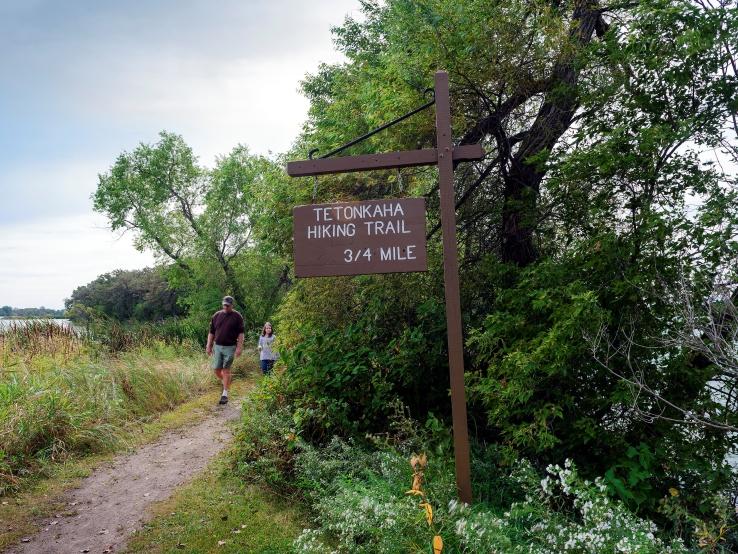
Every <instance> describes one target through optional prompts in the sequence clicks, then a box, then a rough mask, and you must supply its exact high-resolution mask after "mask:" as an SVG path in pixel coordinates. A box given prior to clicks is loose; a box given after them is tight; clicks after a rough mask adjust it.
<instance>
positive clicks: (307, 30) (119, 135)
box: [0, 0, 359, 307]
mask: <svg viewBox="0 0 738 554" xmlns="http://www.w3.org/2000/svg"><path fill="white" fill-rule="evenodd" d="M358 6H359V2H358V0H320V1H318V2H312V3H310V2H303V1H302V0H279V1H276V2H275V1H269V0H248V1H245V0H223V1H222V2H219V3H215V4H214V3H212V2H209V1H207V0H154V1H146V2H143V1H131V2H123V3H119V2H98V3H74V2H72V3H59V2H52V1H50V0H33V1H25V0H18V1H16V2H0V48H2V50H3V52H4V54H3V56H1V57H0V100H1V101H0V119H3V126H0V146H2V148H0V305H3V304H10V305H13V306H21V307H26V306H29V307H30V306H38V305H41V304H43V305H45V306H47V307H61V305H62V302H63V299H64V298H65V297H68V296H69V295H70V294H71V292H72V290H73V289H74V288H75V287H77V286H79V285H83V284H86V283H88V282H89V281H91V280H92V279H94V278H95V277H96V276H98V275H99V274H101V273H104V272H107V271H112V270H114V269H117V268H124V269H131V268H139V267H144V266H146V265H151V264H152V263H153V258H152V256H151V255H149V254H141V253H138V252H136V251H135V250H134V248H133V247H132V245H131V240H130V237H127V236H124V237H123V238H121V239H119V240H117V239H116V238H115V237H114V236H113V235H112V234H111V233H110V231H109V230H107V229H106V228H105V223H106V222H105V221H104V218H103V217H101V216H97V215H95V214H93V212H92V202H91V200H90V194H91V193H92V192H94V189H95V186H96V183H97V174H98V173H100V172H104V171H106V170H107V169H108V168H109V167H110V165H111V164H112V163H113V161H114V159H115V156H116V155H117V154H119V153H120V152H122V151H124V150H131V149H132V148H134V147H135V146H136V144H137V143H138V142H152V141H155V140H156V138H157V133H158V132H159V131H160V130H162V129H166V130H168V131H173V132H177V133H180V134H182V135H183V136H184V138H185V140H186V141H187V142H188V143H189V144H190V145H191V146H192V147H193V149H194V151H195V153H196V154H197V155H198V157H199V158H200V161H201V163H202V164H205V165H211V164H212V163H213V160H214V158H215V157H216V156H217V155H223V154H227V153H228V152H229V151H230V150H231V149H232V148H233V147H234V146H235V145H236V144H239V143H242V144H246V145H248V146H249V147H250V148H251V150H252V151H254V152H257V153H266V152H268V151H273V152H275V153H276V152H282V151H285V150H286V149H287V148H289V146H290V145H291V144H292V142H293V141H294V140H295V138H296V136H297V134H298V133H299V131H300V129H301V126H302V124H303V122H304V120H305V116H306V114H307V108H308V103H307V100H306V99H305V98H303V97H302V96H301V95H300V94H299V92H298V86H299V81H300V80H301V79H303V78H304V76H305V74H306V73H308V72H313V71H315V70H316V69H317V67H318V65H319V64H320V63H321V62H327V63H331V62H336V61H339V60H340V59H341V56H340V55H339V54H338V53H337V52H335V51H334V49H333V44H332V37H331V35H330V31H329V29H330V27H331V26H332V25H337V24H340V23H341V22H342V21H343V19H344V17H345V16H346V14H351V15H352V16H357V15H358Z"/></svg>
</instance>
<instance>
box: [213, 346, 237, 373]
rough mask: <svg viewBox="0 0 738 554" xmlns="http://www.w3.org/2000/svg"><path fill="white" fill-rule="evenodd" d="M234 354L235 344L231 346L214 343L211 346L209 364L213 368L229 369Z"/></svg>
mask: <svg viewBox="0 0 738 554" xmlns="http://www.w3.org/2000/svg"><path fill="white" fill-rule="evenodd" d="M235 355H236V345H235V344H234V345H233V346H222V345H220V344H216V345H215V346H213V360H212V362H211V366H212V368H213V369H219V368H223V369H230V367H231V364H233V358H234V357H235Z"/></svg>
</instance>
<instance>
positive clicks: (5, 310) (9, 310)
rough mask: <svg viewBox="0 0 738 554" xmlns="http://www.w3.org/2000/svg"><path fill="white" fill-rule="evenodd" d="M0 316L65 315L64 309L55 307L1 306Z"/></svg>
mask: <svg viewBox="0 0 738 554" xmlns="http://www.w3.org/2000/svg"><path fill="white" fill-rule="evenodd" d="M0 317H64V310H54V309H53V308H45V307H43V306H41V307H39V308H13V307H12V306H2V307H0Z"/></svg>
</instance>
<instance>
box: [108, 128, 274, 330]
mask: <svg viewBox="0 0 738 554" xmlns="http://www.w3.org/2000/svg"><path fill="white" fill-rule="evenodd" d="M269 164H270V162H269V161H268V160H266V159H264V158H260V157H257V156H252V155H251V154H249V152H248V150H247V149H246V148H245V147H243V146H238V147H236V148H234V150H233V151H232V152H231V153H230V154H229V155H228V156H224V157H221V158H218V160H216V165H215V168H213V169H212V170H208V169H205V168H202V167H200V166H198V165H197V159H196V158H195V156H194V154H193V152H192V149H191V148H190V147H189V146H187V144H185V142H184V140H183V139H182V137H180V136H177V135H174V134H171V133H166V132H162V133H160V135H159V141H158V142H157V143H155V144H153V145H150V144H140V145H139V146H138V147H137V148H136V149H135V150H134V151H133V152H124V153H123V154H121V155H120V156H118V158H117V160H116V161H115V163H114V164H113V166H112V167H111V168H110V170H109V171H108V172H106V173H104V174H101V175H100V177H99V182H98V187H97V191H96V192H95V194H94V206H95V209H96V210H97V211H99V212H101V213H104V214H105V215H107V216H108V218H109V220H110V224H111V227H112V229H113V230H124V231H125V230H130V231H133V232H134V233H135V235H136V241H137V246H138V247H139V248H140V249H145V248H147V249H150V250H152V251H153V252H154V253H155V254H156V255H157V256H158V257H159V258H160V259H162V260H166V261H172V262H174V264H175V265H176V267H177V268H178V270H179V271H180V272H181V273H182V274H183V275H184V277H185V279H186V280H189V282H191V283H192V284H193V285H194V288H197V287H198V286H202V285H204V284H207V285H208V286H210V285H213V284H215V285H219V289H220V291H219V292H220V295H222V294H224V293H228V294H232V295H233V297H234V298H235V299H236V302H237V304H238V305H239V307H240V309H241V310H242V311H244V315H245V317H247V319H250V320H253V318H254V314H253V313H252V306H251V305H250V303H249V302H248V301H247V298H248V294H247V292H246V290H245V288H244V282H243V281H242V279H241V278H240V276H239V274H238V273H239V269H238V267H239V264H240V262H239V259H240V258H239V257H240V256H241V255H242V254H243V253H244V252H245V250H246V249H247V248H248V247H249V246H251V245H253V238H252V227H251V221H250V215H251V212H252V204H251V202H252V191H253V188H255V187H256V186H257V185H258V179H259V175H260V173H261V172H262V168H263V167H264V166H267V165H269ZM213 270H215V271H216V273H217V275H213ZM213 278H215V280H213Z"/></svg>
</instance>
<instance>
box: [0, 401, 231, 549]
mask: <svg viewBox="0 0 738 554" xmlns="http://www.w3.org/2000/svg"><path fill="white" fill-rule="evenodd" d="M239 407H240V403H237V402H231V403H229V404H227V405H226V406H225V407H220V406H218V407H214V408H213V414H212V415H211V416H208V417H207V418H206V419H205V420H203V421H202V422H200V423H198V424H195V425H193V426H190V427H184V428H182V429H178V430H176V431H172V432H170V433H168V434H166V435H163V436H162V437H161V438H160V439H159V440H158V441H156V442H153V443H150V444H147V445H144V446H142V447H141V448H139V449H138V450H137V451H135V452H133V453H132V454H127V455H124V456H120V457H118V458H116V459H115V460H113V461H112V462H109V463H107V464H104V465H102V466H101V467H99V468H97V469H96V470H95V472H94V473H93V474H92V475H90V476H89V477H87V478H85V479H84V481H83V482H82V484H81V485H80V487H79V488H77V489H74V490H71V491H69V493H67V501H66V506H67V509H66V511H64V513H60V514H56V517H54V518H52V519H48V520H45V521H43V522H42V524H41V531H39V532H38V533H37V534H36V535H34V536H32V537H29V538H30V541H29V540H28V539H24V541H28V542H24V543H21V544H19V545H16V546H11V547H10V549H8V550H6V554H31V553H44V554H49V553H54V554H71V553H80V552H90V553H111V552H118V551H120V550H122V549H123V547H124V546H125V543H126V541H127V539H128V537H129V536H130V535H131V534H132V533H133V532H134V531H135V530H136V529H138V528H140V527H141V525H142V524H143V523H144V522H146V521H148V519H150V518H151V514H150V512H149V510H148V508H149V506H150V505H151V504H153V503H154V502H158V501H160V500H165V499H166V498H168V497H169V496H170V495H171V494H172V493H173V492H174V490H175V489H176V488H177V487H178V486H180V485H182V484H183V483H186V482H188V481H190V480H191V479H192V478H193V477H195V475H196V474H197V473H199V472H200V471H201V470H202V469H203V468H204V467H205V465H206V464H207V463H208V461H209V460H210V459H211V458H212V457H213V456H215V455H216V454H218V453H219V452H220V451H221V450H223V449H224V448H225V447H227V446H228V445H229V443H230V440H231V430H230V427H231V426H230V425H227V422H229V421H232V420H234V419H236V418H238V415H239V412H240V410H239Z"/></svg>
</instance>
